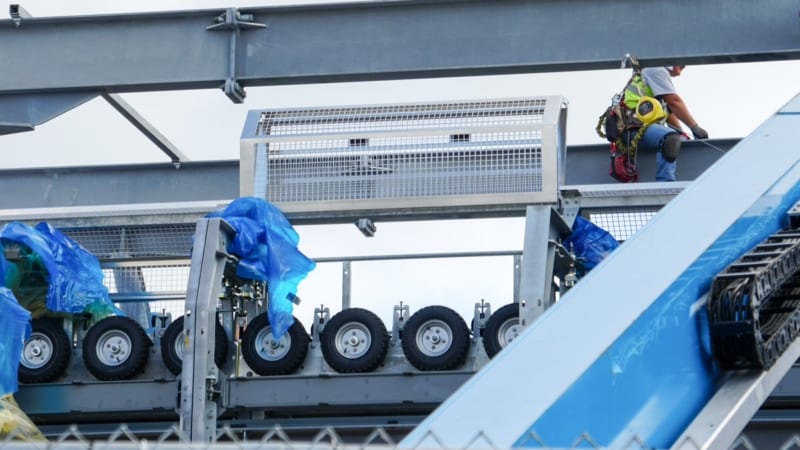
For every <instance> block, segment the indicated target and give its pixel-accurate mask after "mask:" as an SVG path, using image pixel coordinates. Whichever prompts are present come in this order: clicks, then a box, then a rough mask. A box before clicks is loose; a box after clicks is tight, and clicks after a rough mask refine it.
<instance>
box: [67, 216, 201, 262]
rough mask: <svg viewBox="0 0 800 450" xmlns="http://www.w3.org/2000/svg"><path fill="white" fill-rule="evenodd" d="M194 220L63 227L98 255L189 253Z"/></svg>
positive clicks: (174, 255)
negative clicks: (143, 224)
mask: <svg viewBox="0 0 800 450" xmlns="http://www.w3.org/2000/svg"><path fill="white" fill-rule="evenodd" d="M194 230H195V224H193V223H190V224H175V225H148V226H121V227H87V228H64V229H62V230H61V231H62V232H64V234H66V235H67V236H69V237H71V238H72V239H74V240H75V241H76V242H78V243H79V244H80V245H81V246H83V247H84V248H85V249H86V250H88V251H89V252H90V253H92V254H94V255H95V256H96V257H97V258H98V259H100V260H103V259H111V258H153V257H179V258H184V257H188V256H189V254H190V253H191V249H192V236H193V235H194Z"/></svg>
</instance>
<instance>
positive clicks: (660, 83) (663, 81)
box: [642, 67, 677, 97]
mask: <svg viewBox="0 0 800 450" xmlns="http://www.w3.org/2000/svg"><path fill="white" fill-rule="evenodd" d="M642 78H644V82H645V83H647V85H648V86H650V89H652V90H653V96H654V97H658V96H661V95H665V94H675V93H677V91H676V90H675V85H673V84H672V77H670V75H669V71H668V70H667V68H666V67H648V68H646V69H642Z"/></svg>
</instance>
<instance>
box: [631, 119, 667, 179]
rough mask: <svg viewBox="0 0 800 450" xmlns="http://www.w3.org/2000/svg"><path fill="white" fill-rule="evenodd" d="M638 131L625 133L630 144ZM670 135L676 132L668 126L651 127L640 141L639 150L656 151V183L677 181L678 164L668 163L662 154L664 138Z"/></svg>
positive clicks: (645, 131)
mask: <svg viewBox="0 0 800 450" xmlns="http://www.w3.org/2000/svg"><path fill="white" fill-rule="evenodd" d="M637 131H639V130H631V131H627V132H625V140H626V141H627V142H628V143H630V141H631V140H632V139H633V137H634V136H635V135H636V132H637ZM670 133H676V131H675V130H673V129H672V128H670V127H668V126H666V125H650V126H649V127H647V129H646V130H644V135H643V136H642V138H641V139H639V149H643V148H647V149H652V150H655V151H656V181H675V179H676V178H675V169H676V168H677V164H675V163H674V162H667V160H665V159H664V154H663V153H661V146H662V145H663V144H664V137H665V136H666V135H668V134H670Z"/></svg>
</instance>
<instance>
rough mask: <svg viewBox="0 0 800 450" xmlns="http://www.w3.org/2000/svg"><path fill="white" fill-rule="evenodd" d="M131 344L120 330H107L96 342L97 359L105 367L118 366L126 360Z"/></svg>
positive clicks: (128, 337)
mask: <svg viewBox="0 0 800 450" xmlns="http://www.w3.org/2000/svg"><path fill="white" fill-rule="evenodd" d="M132 347H133V343H132V341H131V338H130V336H128V335H127V334H126V333H125V332H123V331H122V330H109V331H106V332H105V333H103V334H102V335H101V336H100V339H98V340H97V347H96V348H95V349H96V352H97V359H99V360H100V362H102V363H103V364H105V365H107V366H112V367H113V366H119V365H122V364H123V363H124V362H125V361H127V360H128V358H129V357H130V354H131V349H132Z"/></svg>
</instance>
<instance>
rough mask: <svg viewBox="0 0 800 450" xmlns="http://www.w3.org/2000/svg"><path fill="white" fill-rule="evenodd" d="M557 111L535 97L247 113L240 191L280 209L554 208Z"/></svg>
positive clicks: (558, 103) (557, 105)
mask: <svg viewBox="0 0 800 450" xmlns="http://www.w3.org/2000/svg"><path fill="white" fill-rule="evenodd" d="M562 106H563V102H562V100H561V99H560V98H557V97H551V98H547V97H543V98H523V99H502V100H484V101H473V102H453V103H429V104H399V105H382V106H348V107H341V108H319V109H291V110H266V111H251V114H250V117H251V119H250V120H249V121H248V124H249V125H248V127H247V128H249V129H245V132H244V133H243V136H245V137H244V140H243V142H246V145H243V147H242V148H243V150H242V151H243V160H245V159H247V160H252V161H256V164H255V169H254V170H255V173H253V174H252V180H250V179H248V180H246V185H251V184H250V183H251V182H252V188H253V190H252V192H253V193H254V195H258V196H264V197H265V198H266V199H267V200H269V201H270V202H272V203H275V204H277V205H278V206H279V207H281V209H283V210H284V211H288V212H295V211H311V210H313V211H335V210H336V211H346V210H360V209H363V210H374V209H394V208H403V209H406V208H430V207H438V206H442V207H449V206H453V207H460V206H466V205H471V206H474V207H476V208H480V205H493V206H494V205H512V204H516V205H521V204H530V203H554V202H555V201H556V200H557V198H556V195H557V193H556V187H555V186H556V179H557V164H558V163H557V162H558V160H559V157H558V156H557V153H559V152H560V149H561V148H562V147H563V142H560V139H559V137H558V136H557V133H556V131H555V129H556V122H557V121H558V120H559V118H560V117H561V116H560V114H559V113H558V112H559V111H561V108H562ZM251 127H254V128H255V129H253V128H251ZM251 152H252V153H251ZM253 153H255V155H253ZM244 155H249V156H248V157H245V156H244ZM247 195H253V194H251V193H250V192H248V193H247ZM537 195H538V197H537Z"/></svg>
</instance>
